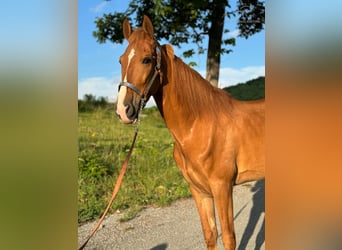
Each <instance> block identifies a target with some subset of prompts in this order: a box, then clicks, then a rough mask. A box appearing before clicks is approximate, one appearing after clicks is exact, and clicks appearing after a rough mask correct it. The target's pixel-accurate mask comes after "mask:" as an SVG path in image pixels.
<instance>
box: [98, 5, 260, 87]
mask: <svg viewBox="0 0 342 250" xmlns="http://www.w3.org/2000/svg"><path fill="white" fill-rule="evenodd" d="M133 13H136V21H137V23H138V24H139V25H140V24H141V23H142V18H143V16H144V15H147V16H148V17H149V18H150V19H151V21H152V23H153V26H154V28H155V36H156V39H157V40H160V39H166V40H167V41H169V43H171V44H172V45H174V46H178V47H180V46H181V44H183V43H189V42H191V43H195V44H196V45H197V53H199V54H202V53H204V52H205V50H207V72H206V79H207V80H208V81H210V82H211V84H212V85H214V86H218V79H219V69H220V58H221V54H224V53H231V52H232V49H231V48H229V47H228V46H234V45H235V38H228V39H223V34H224V33H228V32H229V30H228V29H224V21H225V18H228V19H229V18H231V17H233V16H237V17H238V20H239V21H238V23H237V26H238V29H239V31H240V34H239V36H241V37H245V38H246V39H247V38H248V37H249V36H251V35H253V34H255V33H257V32H259V31H261V30H262V29H263V26H264V23H265V6H264V2H263V1H260V0H239V1H238V3H237V9H236V10H232V9H231V5H230V4H229V0H191V1H189V0H154V1H151V0H131V1H130V3H129V6H128V8H127V10H126V11H124V12H114V13H110V14H104V15H103V16H102V17H100V18H97V19H96V20H95V24H96V27H97V30H95V31H94V32H93V35H94V37H95V38H97V41H98V42H99V43H104V42H106V41H107V40H109V41H111V42H113V43H122V42H123V39H124V38H123V34H122V23H123V21H124V19H126V18H128V19H129V20H130V21H131V16H132V15H133ZM205 36H208V45H207V49H205V48H204V46H203V44H202V41H203V38H204V37H205ZM195 53H196V52H195V50H194V49H191V50H187V51H184V52H183V56H184V57H191V56H192V55H194V54H195Z"/></svg>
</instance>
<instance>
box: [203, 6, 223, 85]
mask: <svg viewBox="0 0 342 250" xmlns="http://www.w3.org/2000/svg"><path fill="white" fill-rule="evenodd" d="M224 18H225V1H224V0H216V1H214V2H213V9H212V13H211V27H210V29H209V34H208V37H209V42H208V54H207V73H206V79H207V80H208V81H209V82H210V83H211V84H212V85H213V86H215V87H218V80H219V73H220V60H221V53H220V51H221V42H222V34H223V26H224Z"/></svg>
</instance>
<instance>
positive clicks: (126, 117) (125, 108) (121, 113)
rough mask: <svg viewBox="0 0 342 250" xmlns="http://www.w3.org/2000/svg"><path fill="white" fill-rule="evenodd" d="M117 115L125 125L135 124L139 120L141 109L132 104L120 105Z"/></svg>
mask: <svg viewBox="0 0 342 250" xmlns="http://www.w3.org/2000/svg"><path fill="white" fill-rule="evenodd" d="M116 114H117V115H118V117H119V118H120V121H121V122H122V123H124V124H132V123H135V122H136V121H137V119H138V114H139V109H138V108H136V107H135V106H134V105H132V104H128V105H119V104H118V106H117V108H116Z"/></svg>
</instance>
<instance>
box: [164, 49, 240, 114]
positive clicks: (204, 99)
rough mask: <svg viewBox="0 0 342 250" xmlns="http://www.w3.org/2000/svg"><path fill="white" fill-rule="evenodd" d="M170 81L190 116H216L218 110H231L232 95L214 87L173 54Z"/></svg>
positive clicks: (179, 100)
mask: <svg viewBox="0 0 342 250" xmlns="http://www.w3.org/2000/svg"><path fill="white" fill-rule="evenodd" d="M171 61H172V62H173V64H174V65H173V67H172V69H173V70H172V71H173V72H172V81H173V83H174V86H175V89H176V90H177V91H175V94H176V97H177V100H178V102H179V103H180V104H181V105H182V108H183V109H184V111H185V112H186V113H187V114H188V115H189V118H190V117H192V118H194V117H203V116H204V115H205V116H208V115H209V116H217V115H218V113H220V111H223V110H224V112H230V111H231V110H232V99H233V98H232V97H231V96H230V94H229V93H227V92H226V91H223V90H221V89H219V88H216V87H214V86H212V85H211V84H210V82H209V81H207V80H206V79H204V78H203V77H202V76H201V75H200V74H199V73H198V72H197V71H195V70H194V69H192V68H191V67H190V66H189V65H187V64H185V63H184V62H183V61H182V60H181V59H180V58H178V57H177V56H174V59H173V60H171Z"/></svg>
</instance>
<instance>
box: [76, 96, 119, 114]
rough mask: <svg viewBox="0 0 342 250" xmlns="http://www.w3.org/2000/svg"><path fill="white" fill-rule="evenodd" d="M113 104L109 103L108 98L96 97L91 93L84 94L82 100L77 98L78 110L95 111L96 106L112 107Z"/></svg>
mask: <svg viewBox="0 0 342 250" xmlns="http://www.w3.org/2000/svg"><path fill="white" fill-rule="evenodd" d="M112 105H113V104H109V103H108V100H107V99H106V98H105V97H103V96H101V97H99V98H96V97H95V96H93V95H91V94H86V95H84V97H83V100H78V111H79V112H90V111H95V110H96V109H98V108H101V109H103V108H113V107H112Z"/></svg>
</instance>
